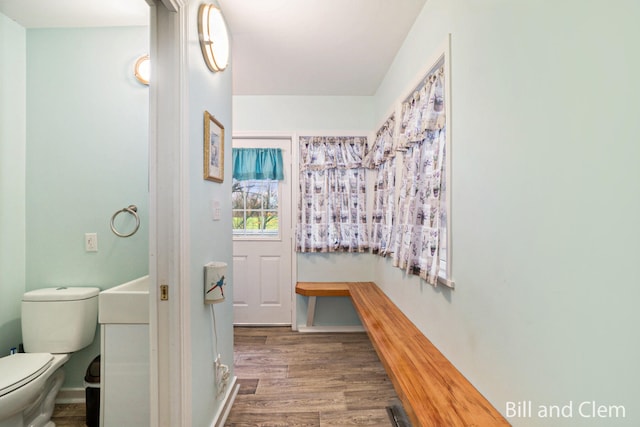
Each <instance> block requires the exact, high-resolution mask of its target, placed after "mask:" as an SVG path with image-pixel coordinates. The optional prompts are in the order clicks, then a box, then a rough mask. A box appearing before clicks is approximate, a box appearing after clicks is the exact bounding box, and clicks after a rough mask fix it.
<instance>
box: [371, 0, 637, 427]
mask: <svg viewBox="0 0 640 427" xmlns="http://www.w3.org/2000/svg"><path fill="white" fill-rule="evenodd" d="M638 18H640V3H638V2H636V1H633V0H628V1H625V0H616V1H613V2H607V1H590V2H585V1H579V0H575V1H570V0H565V1H561V2H558V1H551V0H544V1H541V0H535V1H534V0H530V1H518V2H514V1H507V0H487V1H483V2H470V1H464V0H448V1H447V0H429V1H428V2H427V3H426V6H425V8H424V9H423V11H422V13H421V14H420V16H419V17H418V18H417V20H416V23H415V26H414V28H413V30H412V32H411V33H410V34H409V36H408V37H407V39H406V41H405V43H404V45H403V47H402V49H401V51H400V52H399V53H398V55H397V57H396V60H395V62H394V64H393V66H392V68H391V69H390V71H389V73H388V75H387V77H386V79H385V81H384V82H383V84H382V85H381V87H380V89H379V91H378V93H377V95H376V114H377V118H378V119H381V118H382V114H383V112H384V111H386V110H387V109H388V107H389V104H390V102H393V96H394V94H396V96H399V95H401V94H402V91H404V90H405V87H406V84H407V78H409V79H412V78H413V77H414V76H416V75H417V73H418V72H419V71H420V70H421V69H422V68H423V67H424V66H427V65H428V64H426V63H424V59H426V58H428V57H429V56H431V54H432V53H433V52H434V49H435V48H436V47H437V46H438V45H439V44H441V43H442V42H443V41H444V39H445V36H446V34H447V33H451V34H452V55H451V61H452V77H451V84H452V93H453V95H452V96H453V99H452V109H453V111H452V122H451V123H452V128H451V130H452V137H453V142H452V160H453V168H452V173H453V179H452V182H451V189H452V197H453V201H452V202H453V212H452V215H451V217H452V221H453V222H452V227H453V268H454V270H453V276H454V279H455V281H456V289H455V290H454V291H449V290H446V289H443V288H442V287H438V288H436V289H433V288H431V287H430V286H428V285H425V284H424V282H420V281H419V280H417V279H415V278H407V277H405V276H404V275H403V274H402V273H401V272H400V271H399V270H398V269H395V268H393V267H391V265H390V263H389V262H388V261H387V260H383V259H379V260H378V266H377V278H376V281H377V282H378V284H379V285H380V286H381V287H383V289H384V290H385V292H386V293H387V294H389V295H390V297H391V298H392V299H393V300H394V301H395V302H396V303H397V304H398V305H399V306H400V307H401V308H402V310H403V311H404V312H405V313H406V314H407V315H408V316H409V317H410V318H411V320H413V321H414V322H415V323H416V324H417V325H418V327H419V328H420V329H421V330H422V331H423V332H424V333H425V334H426V335H427V336H428V337H429V339H431V340H432V341H433V342H434V344H435V345H436V346H437V347H438V348H439V349H440V350H441V351H442V352H443V353H444V354H445V355H446V356H447V357H448V358H449V360H451V361H452V362H453V363H454V364H455V365H456V366H457V367H458V368H459V369H460V370H461V371H462V373H463V374H464V375H465V376H466V377H467V378H468V379H469V380H470V381H471V382H472V383H473V384H474V385H475V386H476V387H477V388H478V389H479V390H480V392H482V393H483V394H484V395H485V396H486V397H487V398H488V399H489V400H490V401H491V402H492V403H493V404H494V405H495V406H496V408H498V410H500V411H502V412H503V413H505V412H506V402H508V401H512V402H513V401H518V400H520V401H522V400H527V401H532V404H533V408H534V411H535V410H536V408H537V406H538V405H550V404H553V405H567V404H569V403H570V402H573V405H574V407H573V416H572V417H569V418H554V419H553V420H548V419H547V420H545V419H542V418H539V417H537V415H536V414H535V413H534V416H533V417H532V418H510V419H509V421H510V422H511V423H512V424H513V425H514V426H540V425H553V426H602V425H607V426H622V425H624V426H631V425H640V404H639V403H638V400H637V398H636V397H637V383H638V380H640V369H639V368H638V360H640V341H639V340H638V331H637V325H638V324H639V323H640V314H638V313H640V312H639V311H638V310H637V307H636V306H637V302H638V301H639V300H640V287H639V286H638V285H639V284H640V275H639V273H638V268H637V260H638V259H640V250H639V247H638V241H640V225H639V223H638V218H640V184H639V183H640V169H639V168H638V166H637V163H638V159H640V144H638V135H639V134H640V122H639V121H638V120H637V119H636V117H635V116H636V115H637V112H638V111H640V83H639V82H638V79H637V76H638V75H640V57H639V56H638V55H637V40H639V39H640V27H638V25H637V21H638ZM582 401H595V402H596V403H597V404H601V405H607V406H608V405H623V406H624V407H625V408H626V418H624V419H622V418H619V419H613V418H609V419H602V418H600V419H597V418H596V419H593V418H592V419H587V418H584V417H582V416H581V415H580V414H579V413H578V408H577V405H578V404H579V403H580V402H582Z"/></svg>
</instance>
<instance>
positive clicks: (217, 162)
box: [204, 111, 224, 182]
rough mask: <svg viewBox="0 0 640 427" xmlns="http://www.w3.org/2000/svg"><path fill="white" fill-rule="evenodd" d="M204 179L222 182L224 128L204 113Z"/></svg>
mask: <svg viewBox="0 0 640 427" xmlns="http://www.w3.org/2000/svg"><path fill="white" fill-rule="evenodd" d="M204 179H206V180H209V181H215V182H223V181H224V126H222V123H220V122H219V121H217V120H216V118H215V117H213V116H212V115H211V114H210V113H209V112H208V111H205V112H204Z"/></svg>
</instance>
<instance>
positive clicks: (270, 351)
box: [53, 327, 397, 427]
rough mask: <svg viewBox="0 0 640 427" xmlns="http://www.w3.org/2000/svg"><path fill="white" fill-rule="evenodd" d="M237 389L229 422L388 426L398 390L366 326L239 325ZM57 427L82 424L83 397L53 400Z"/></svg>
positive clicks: (239, 426) (238, 426) (243, 426)
mask: <svg viewBox="0 0 640 427" xmlns="http://www.w3.org/2000/svg"><path fill="white" fill-rule="evenodd" d="M234 359H235V360H234V365H235V374H236V375H237V377H238V382H239V384H240V391H239V393H238V396H237V397H236V400H235V403H234V405H233V408H232V409H231V413H230V414H229V417H228V418H227V422H226V424H225V426H229V427H248V426H260V427H263V426H264V427H266V426H269V427H271V426H305V427H306V426H309V427H312V426H315V427H325V426H326V427H330V426H340V427H347V426H380V427H382V426H384V427H389V426H391V425H392V424H391V421H390V420H389V416H388V415H387V411H386V407H387V406H389V405H390V404H394V403H395V404H397V396H396V394H395V391H394V389H393V386H392V384H391V381H390V380H389V378H388V377H387V374H386V372H385V371H384V368H383V367H382V364H381V363H380V361H379V359H378V356H377V354H376V352H375V350H374V349H373V346H372V345H371V342H370V341H369V338H368V337H367V335H366V334H365V333H349V334H333V333H332V334H328V333H327V334H325V333H322V334H315V333H310V334H301V333H298V332H292V331H291V329H290V328H288V327H284V328H283V327H267V328H254V327H236V328H235V351H234ZM53 421H54V422H55V423H56V425H57V426H60V427H62V426H64V427H83V426H84V425H85V422H84V421H85V413H84V404H66V405H56V408H55V411H54V418H53Z"/></svg>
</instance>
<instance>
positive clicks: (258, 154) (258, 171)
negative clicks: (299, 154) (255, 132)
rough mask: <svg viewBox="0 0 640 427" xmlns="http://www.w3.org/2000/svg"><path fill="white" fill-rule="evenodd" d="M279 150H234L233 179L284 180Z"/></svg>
mask: <svg viewBox="0 0 640 427" xmlns="http://www.w3.org/2000/svg"><path fill="white" fill-rule="evenodd" d="M282 171H283V166H282V150H281V149H280V148H234V149H233V177H234V178H235V179H237V180H240V181H244V180H247V179H275V180H278V181H282V180H283V179H284V174H283V172H282Z"/></svg>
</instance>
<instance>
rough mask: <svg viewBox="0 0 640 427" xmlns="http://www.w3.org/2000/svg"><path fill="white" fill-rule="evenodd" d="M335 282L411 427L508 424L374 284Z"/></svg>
mask: <svg viewBox="0 0 640 427" xmlns="http://www.w3.org/2000/svg"><path fill="white" fill-rule="evenodd" d="M306 283H308V282H306ZM339 283H342V286H343V287H346V288H347V290H348V295H349V296H350V297H351V300H352V301H353V305H354V307H355V308H356V311H357V312H358V315H359V316H360V319H361V320H362V323H363V325H364V327H365V329H366V331H367V333H368V335H369V338H370V339H371V342H372V343H373V346H374V348H375V350H376V352H377V353H378V356H379V357H380V360H381V362H382V364H383V366H384V367H385V370H386V371H387V374H388V375H389V378H390V379H391V381H392V383H393V385H394V388H395V389H396V392H397V393H398V397H399V398H400V400H401V401H402V404H403V407H404V409H405V411H406V412H407V415H408V417H409V420H410V421H411V423H412V425H413V426H414V427H419V426H424V427H427V426H429V427H431V426H439V427H458V426H459V427H470V426H477V427H485V426H491V427H497V426H508V425H510V424H509V423H508V422H507V421H506V420H505V419H504V417H503V416H502V415H501V414H500V413H499V412H498V411H497V410H496V409H495V408H494V407H493V406H492V405H491V403H489V401H488V400H487V399H485V397H484V396H482V394H480V392H479V391H478V390H477V389H476V388H475V387H474V386H473V385H472V384H471V383H470V382H469V381H468V380H467V379H466V378H465V377H464V376H463V375H462V374H461V373H460V371H458V370H457V369H456V367H455V366H453V365H452V364H451V362H449V360H447V358H446V357H444V355H443V354H442V353H440V351H439V350H438V349H437V348H436V347H435V346H434V345H433V344H432V343H431V341H429V339H427V338H426V337H425V336H424V335H423V334H422V332H420V330H419V329H418V328H417V327H416V326H415V325H414V324H413V323H412V322H411V321H410V320H409V318H407V317H406V316H405V315H404V314H403V313H402V311H400V309H399V308H398V307H397V306H396V305H395V304H394V303H393V302H392V301H391V300H390V299H389V298H388V297H387V296H386V295H385V294H384V292H382V290H380V288H378V286H377V285H375V283H373V282H339ZM322 285H324V284H322V283H321V282H313V286H311V287H310V288H307V289H308V292H322V291H321V288H322ZM303 288H305V286H303ZM336 288H340V286H338V283H336V282H331V283H329V284H328V286H327V288H326V289H332V290H333V291H332V292H336V291H335V289H336ZM301 291H302V289H301ZM296 292H298V289H297V287H296ZM298 293H301V292H298ZM302 295H304V294H302ZM313 295H316V296H320V294H318V293H315V294H313ZM323 295H324V294H323ZM335 295H336V294H331V295H330V296H335ZM340 296H343V294H341V295H340Z"/></svg>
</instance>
